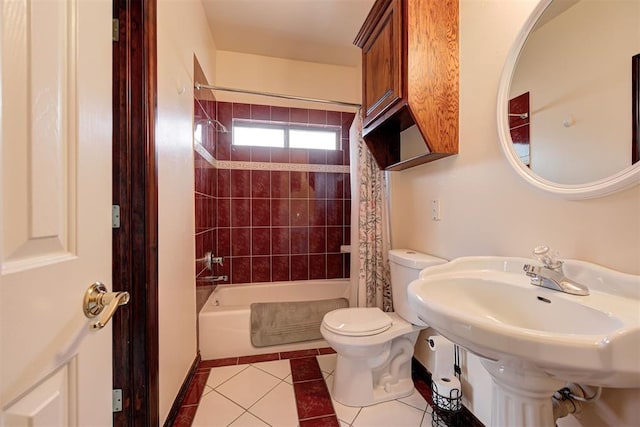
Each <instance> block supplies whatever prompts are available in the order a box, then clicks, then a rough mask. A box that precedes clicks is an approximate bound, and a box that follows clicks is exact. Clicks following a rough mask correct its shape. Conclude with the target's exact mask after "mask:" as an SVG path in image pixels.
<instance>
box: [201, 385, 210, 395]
mask: <svg viewBox="0 0 640 427" xmlns="http://www.w3.org/2000/svg"><path fill="white" fill-rule="evenodd" d="M212 391H213V389H212V388H211V387H209V386H208V385H205V386H204V389H202V396H206V395H207V394H209V393H211V392H212ZM202 396H201V397H200V398H202Z"/></svg>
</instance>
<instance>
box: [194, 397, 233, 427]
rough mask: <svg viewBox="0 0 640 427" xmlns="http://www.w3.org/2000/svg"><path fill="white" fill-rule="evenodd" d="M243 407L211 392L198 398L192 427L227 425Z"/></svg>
mask: <svg viewBox="0 0 640 427" xmlns="http://www.w3.org/2000/svg"><path fill="white" fill-rule="evenodd" d="M243 412H244V409H243V408H241V407H240V406H238V405H236V404H235V403H233V402H231V401H230V400H229V399H227V398H225V397H224V396H221V395H220V394H218V393H216V392H215V391H214V392H211V393H209V394H207V395H206V396H203V397H202V399H200V404H199V405H198V410H197V411H196V415H195V416H194V418H193V424H191V425H192V427H213V426H216V427H217V426H228V425H229V424H230V423H231V422H233V420H235V419H236V418H238V417H239V416H240V415H242V413H243Z"/></svg>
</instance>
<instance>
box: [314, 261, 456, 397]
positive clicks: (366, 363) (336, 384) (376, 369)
mask: <svg viewBox="0 0 640 427" xmlns="http://www.w3.org/2000/svg"><path fill="white" fill-rule="evenodd" d="M389 262H390V264H391V290H392V295H393V307H394V309H395V312H394V313H384V312H383V311H382V310H380V309H379V308H342V309H338V310H334V311H331V312H329V313H327V314H326V315H325V316H324V319H323V321H322V325H321V326H320V332H321V333H322V336H323V337H324V339H325V340H326V341H327V342H328V343H329V345H331V347H333V349H334V350H335V351H336V353H338V356H337V363H336V370H335V374H334V380H333V389H332V393H331V395H332V397H333V398H334V399H335V400H337V401H338V402H340V403H342V404H343V405H347V406H368V405H373V404H376V403H380V402H385V401H387V400H393V399H399V398H402V397H406V396H409V395H410V394H411V393H412V392H413V389H414V386H413V381H412V380H411V358H412V357H413V346H414V345H415V343H416V339H417V338H418V333H419V332H420V330H422V329H425V328H426V327H427V325H426V324H425V323H424V322H422V321H421V320H420V319H418V316H417V315H416V314H415V313H414V312H413V310H411V308H410V307H409V302H408V300H407V287H408V286H409V283H411V282H412V281H413V280H415V279H417V278H418V275H419V273H420V271H421V270H423V269H424V268H426V267H429V266H432V265H437V264H442V263H445V262H447V261H446V260H444V259H442V258H436V257H433V256H430V255H425V254H421V253H418V252H415V251H411V250H406V249H394V250H391V251H389Z"/></svg>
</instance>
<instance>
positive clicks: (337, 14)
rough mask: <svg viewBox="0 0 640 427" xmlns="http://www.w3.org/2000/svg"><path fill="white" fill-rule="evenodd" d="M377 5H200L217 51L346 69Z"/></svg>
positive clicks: (213, 0)
mask: <svg viewBox="0 0 640 427" xmlns="http://www.w3.org/2000/svg"><path fill="white" fill-rule="evenodd" d="M373 2H374V0H202V4H203V6H204V10H205V13H206V16H207V21H208V22H209V26H210V27H211V33H212V34H213V39H214V40H215V43H216V47H217V48H218V49H219V50H226V51H232V52H241V53H250V54H255V55H264V56H272V57H278V58H287V59H295V60H300V61H309V62H319V63H323V64H334V65H344V66H357V65H358V64H359V63H360V55H361V53H360V49H359V48H357V47H356V46H354V45H353V40H354V39H355V37H356V35H357V34H358V31H359V30H360V27H361V26H362V23H363V22H364V20H365V18H366V16H367V14H368V13H369V10H370V9H371V6H372V5H373Z"/></svg>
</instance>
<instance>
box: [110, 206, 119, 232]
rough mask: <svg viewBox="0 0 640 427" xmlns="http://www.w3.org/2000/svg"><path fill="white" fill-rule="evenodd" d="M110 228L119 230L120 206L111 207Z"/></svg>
mask: <svg viewBox="0 0 640 427" xmlns="http://www.w3.org/2000/svg"><path fill="white" fill-rule="evenodd" d="M111 227H112V228H120V205H111Z"/></svg>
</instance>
